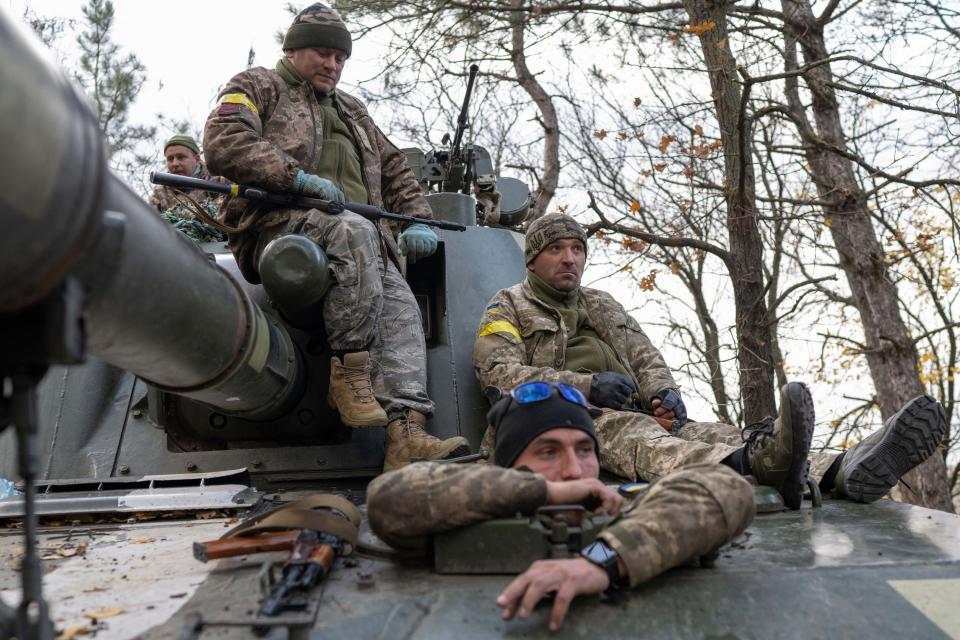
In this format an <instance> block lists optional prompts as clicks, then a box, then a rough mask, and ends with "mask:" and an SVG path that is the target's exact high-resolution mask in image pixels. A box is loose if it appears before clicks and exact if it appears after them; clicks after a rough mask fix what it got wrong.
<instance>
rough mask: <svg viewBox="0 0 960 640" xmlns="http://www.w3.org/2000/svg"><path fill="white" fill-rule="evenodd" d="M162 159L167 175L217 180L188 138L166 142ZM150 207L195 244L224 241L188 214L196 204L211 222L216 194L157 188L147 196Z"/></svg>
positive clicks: (196, 146)
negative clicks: (195, 242) (202, 209)
mask: <svg viewBox="0 0 960 640" xmlns="http://www.w3.org/2000/svg"><path fill="white" fill-rule="evenodd" d="M163 157H164V162H165V163H166V165H167V172H168V173H172V174H175V175H178V176H187V177H190V178H199V179H201V180H217V179H218V178H214V177H212V176H211V175H210V172H209V171H207V167H206V166H205V165H204V164H203V160H202V159H201V158H200V145H198V144H197V141H196V140H194V139H193V138H192V137H190V136H187V135H175V136H173V137H172V138H170V139H169V140H167V142H166V144H164V145H163ZM186 198H189V200H187V199H186ZM190 201H192V203H190ZM188 203H189V204H188ZM150 204H152V205H153V206H155V207H156V208H157V210H159V211H160V214H161V216H163V218H164V219H165V220H166V221H167V222H169V223H170V224H172V225H173V226H174V227H176V228H177V230H179V231H182V232H183V233H185V234H186V235H188V236H189V237H191V238H193V239H194V240H196V241H198V242H222V241H223V240H226V239H227V236H226V234H225V233H223V232H222V231H220V230H219V229H217V228H215V227H212V226H211V225H209V224H207V223H206V222H204V221H203V220H202V219H200V218H198V217H197V215H196V214H195V213H194V212H193V211H192V207H193V204H196V205H197V206H200V207H203V208H204V210H205V211H206V213H207V215H208V216H210V217H211V218H215V217H216V215H217V210H218V208H219V206H220V196H218V195H217V194H214V193H210V192H209V191H203V190H201V189H188V190H179V189H174V188H173V187H166V186H158V187H156V188H155V189H154V190H153V193H151V194H150Z"/></svg>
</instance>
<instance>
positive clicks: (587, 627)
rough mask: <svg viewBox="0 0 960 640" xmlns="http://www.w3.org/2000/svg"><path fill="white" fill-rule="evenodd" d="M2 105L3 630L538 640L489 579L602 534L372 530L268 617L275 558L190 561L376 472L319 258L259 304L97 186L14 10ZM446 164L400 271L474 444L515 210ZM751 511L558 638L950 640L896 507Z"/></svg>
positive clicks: (507, 190) (927, 548)
mask: <svg viewBox="0 0 960 640" xmlns="http://www.w3.org/2000/svg"><path fill="white" fill-rule="evenodd" d="M0 86H2V87H3V90H2V92H0V115H2V120H0V132H2V134H0V140H2V142H3V148H4V151H5V153H6V157H7V158H11V159H15V162H8V163H6V164H5V165H4V169H3V171H2V172H0V228H2V233H0V327H2V331H0V379H2V380H3V386H2V396H0V399H2V403H0V418H2V421H0V428H4V429H5V431H4V433H3V434H2V438H3V440H2V443H3V444H2V448H0V477H5V478H19V479H20V480H21V481H22V483H23V488H24V495H23V496H20V497H12V498H7V499H4V500H0V518H3V522H5V523H6V528H5V529H3V530H2V533H0V588H2V590H3V591H2V593H0V595H2V600H3V602H4V603H5V604H0V636H6V637H13V636H17V637H21V638H24V637H38V638H46V637H51V636H52V634H53V627H56V629H57V630H58V631H59V632H60V633H61V634H62V637H64V638H72V637H76V636H77V635H78V634H84V633H96V637H97V638H98V639H101V640H102V639H103V638H128V637H145V638H184V639H187V638H197V637H202V638H208V637H209V638H214V637H249V636H250V635H251V633H256V634H258V635H262V636H266V637H277V638H285V637H298V638H299V637H304V638H306V637H309V638H351V639H352V638H406V637H430V638H449V637H462V638H467V637H498V636H521V637H531V636H539V635H541V634H543V633H544V632H545V625H544V615H543V614H542V613H535V615H534V616H532V618H531V619H530V620H528V621H525V622H510V623H507V622H504V621H502V620H501V619H500V617H499V615H498V611H497V609H496V607H495V605H494V598H495V596H496V594H497V593H498V592H499V591H500V590H501V589H502V588H503V587H504V585H505V584H506V583H507V581H508V579H509V578H508V577H507V576H505V575H503V572H507V571H512V570H516V568H517V567H522V566H523V565H524V563H526V562H529V560H530V559H531V557H538V556H539V555H543V554H545V553H548V552H549V553H553V554H554V555H563V554H564V553H568V552H573V551H575V550H576V549H577V548H578V545H580V544H584V543H585V542H586V541H587V540H588V538H589V537H590V536H591V535H593V534H594V533H595V532H596V526H595V524H591V523H590V522H589V521H584V522H583V523H581V524H580V525H579V526H568V524H562V525H561V524H557V523H556V522H551V521H549V520H548V519H544V518H543V517H536V518H533V519H525V518H518V519H514V520H506V521H501V522H497V523H494V525H493V526H491V527H490V528H488V529H487V530H480V529H476V530H468V531H466V532H462V533H457V534H454V535H451V536H447V537H445V538H438V539H437V540H436V541H435V543H434V545H433V548H434V551H433V557H432V558H428V559H426V560H424V559H413V558H409V557H402V556H399V555H397V554H395V553H394V552H391V551H390V550H389V549H388V548H386V547H385V546H384V545H383V544H382V543H380V542H379V541H377V540H376V539H375V537H373V536H372V535H371V534H369V532H366V531H364V530H363V528H362V527H361V534H360V540H359V542H358V543H357V545H356V551H355V553H354V554H353V555H352V556H350V557H345V558H340V559H338V560H336V562H335V563H334V564H333V568H332V572H331V574H330V575H329V576H328V577H327V578H326V579H325V580H323V581H322V582H320V583H319V585H318V586H316V587H315V588H313V589H312V590H311V591H309V593H307V594H306V596H305V597H302V598H301V599H300V601H298V602H297V603H295V606H291V607H288V608H286V609H284V610H282V611H280V612H279V613H278V614H277V615H273V616H270V617H269V618H265V617H264V616H262V615H259V613H258V612H259V610H260V608H261V606H262V603H263V602H264V599H265V598H266V596H267V595H269V594H270V593H272V592H273V589H274V585H275V581H276V575H277V567H276V563H278V562H279V563H282V562H283V561H284V559H285V558H286V556H287V553H286V552H283V551H275V552H267V553H263V554H258V555H243V556H239V557H231V558H225V559H221V560H211V561H209V562H206V563H203V562H200V561H198V560H197V559H196V558H195V557H194V553H193V546H194V543H196V542H198V541H207V540H212V539H216V538H218V537H220V536H221V534H223V533H224V531H225V530H226V529H227V528H229V527H230V526H232V525H233V524H235V523H236V522H237V521H240V520H244V519H245V518H249V517H253V518H254V519H255V518H258V517H260V516H261V515H262V514H263V512H264V511H265V510H266V509H268V508H269V507H270V506H273V505H276V504H279V503H283V502H287V501H290V500H294V499H297V498H302V497H304V496H311V495H314V494H317V493H320V492H323V493H335V494H339V495H341V496H346V497H347V498H349V499H350V500H351V501H352V502H354V503H356V504H360V505H362V503H363V496H364V487H365V485H366V482H367V481H368V480H369V478H371V477H372V476H374V475H375V474H377V473H378V472H379V471H380V467H381V464H382V456H383V445H382V439H383V434H382V430H378V429H365V430H349V429H345V428H343V427H342V426H341V425H340V424H339V423H338V422H337V419H336V415H335V414H334V413H332V412H331V411H330V409H329V408H328V407H327V405H326V402H325V390H326V378H327V374H328V372H327V369H326V367H327V362H328V360H329V358H328V357H325V356H326V355H327V350H326V346H325V345H324V343H323V339H322V337H321V336H318V335H317V334H316V332H315V331H311V330H310V329H309V328H304V326H303V323H302V322H300V321H298V318H302V317H303V315H304V314H307V315H309V313H310V307H309V305H310V304H312V303H315V302H316V298H317V296H320V295H322V287H320V289H321V291H320V292H319V293H318V292H317V291H316V290H313V289H310V287H311V286H312V285H311V282H315V281H316V279H317V278H319V279H321V280H322V275H323V269H322V259H323V258H322V255H317V254H316V253H311V252H310V251H309V250H306V249H304V245H303V244H302V243H298V241H297V240H296V238H293V239H291V240H289V245H288V246H287V247H286V248H287V250H288V251H289V252H290V254H289V255H291V256H293V257H292V258H291V257H288V258H284V259H283V260H279V261H278V262H277V264H280V265H285V266H286V267H291V266H293V267H296V268H289V269H286V270H284V269H277V272H276V273H274V274H273V275H274V276H275V278H273V279H272V280H270V279H267V278H265V280H270V281H271V282H273V284H272V285H270V284H269V283H268V285H267V286H266V287H261V286H252V285H250V284H248V283H246V282H245V281H244V280H243V278H242V277H240V275H239V273H238V270H237V267H236V264H235V262H234V261H233V258H232V256H231V255H230V254H229V253H228V252H227V251H226V250H225V249H224V248H223V247H222V246H218V245H213V246H205V247H203V248H201V247H198V246H197V245H196V244H194V243H193V242H192V241H190V240H188V239H187V238H186V237H185V236H183V235H181V234H179V233H177V232H176V231H174V230H173V229H172V228H171V227H170V226H169V225H167V224H166V223H165V222H163V221H162V220H161V219H160V218H159V217H158V216H157V215H156V213H155V212H154V211H152V210H151V209H150V208H149V207H148V205H146V204H145V203H144V202H143V201H142V200H141V199H140V198H139V197H137V196H136V195H135V194H134V193H133V192H132V191H131V190H130V189H129V188H128V187H126V186H125V185H124V184H123V183H122V182H121V181H120V180H119V179H117V178H116V177H115V176H114V175H112V174H111V173H110V172H109V170H108V169H107V163H106V153H105V149H104V145H103V141H102V139H101V136H100V134H99V132H98V129H97V124H96V121H95V119H94V118H93V116H92V115H91V113H90V111H89V110H88V108H87V107H86V106H85V104H84V101H83V100H82V99H81V98H79V96H78V95H77V93H76V92H75V90H74V89H73V88H72V87H71V85H70V83H69V82H67V81H66V80H65V78H64V77H63V75H62V74H61V73H59V72H58V71H57V70H55V69H54V68H52V67H51V66H50V65H48V64H47V63H46V62H44V61H43V56H42V55H41V54H40V53H38V51H37V50H36V49H35V44H34V43H33V41H32V40H31V38H30V37H29V36H25V35H24V34H23V33H22V32H21V31H20V30H19V29H18V28H17V27H16V26H15V25H14V22H13V21H12V20H10V19H9V18H8V17H7V16H5V15H3V14H0ZM461 143H462V136H456V137H455V139H454V140H453V142H452V144H451V145H449V147H448V148H447V149H445V150H442V151H439V152H432V153H430V154H427V155H423V154H419V153H417V152H412V153H411V155H410V159H411V165H412V166H413V167H414V169H415V170H416V171H417V172H418V173H419V175H420V176H421V178H422V179H423V182H424V186H425V188H427V189H428V190H430V191H432V192H433V193H432V195H431V196H430V201H431V204H432V206H433V207H434V212H435V214H436V216H437V217H438V218H440V219H447V220H453V221H457V222H460V223H462V224H463V225H465V226H466V230H465V231H463V232H452V231H443V232H441V233H440V234H439V235H440V247H439V249H438V251H437V253H436V254H435V255H434V256H432V257H431V258H429V259H427V260H424V261H421V262H418V263H417V264H415V265H411V266H410V267H409V268H408V270H407V273H406V276H407V278H408V280H409V282H410V284H411V287H412V289H413V291H414V292H415V294H416V296H417V299H418V301H419V303H420V307H421V311H422V316H423V323H424V329H425V332H426V335H427V341H428V359H429V380H430V383H429V384H430V386H429V391H430V395H431V397H432V398H433V399H435V401H436V403H437V410H436V414H435V415H434V416H433V419H432V420H431V421H430V423H429V425H428V427H429V430H430V431H432V432H433V433H434V434H435V435H438V436H440V437H448V436H452V435H456V434H461V435H464V436H466V437H467V438H468V439H469V440H470V442H471V444H472V445H473V447H474V448H475V449H476V448H477V447H478V446H479V441H480V436H481V430H482V428H483V426H484V419H483V415H484V412H485V409H486V404H485V401H484V400H483V398H482V397H481V396H480V393H479V391H478V389H477V385H476V382H475V378H474V373H473V368H472V365H471V349H472V342H473V338H474V331H475V327H476V322H477V319H478V318H479V316H480V314H481V312H482V310H483V307H484V305H485V303H486V301H487V300H488V299H489V298H490V297H491V295H492V294H493V293H494V292H495V291H496V290H497V289H499V288H501V287H503V286H508V285H510V284H513V283H515V282H517V281H519V280H520V278H521V277H522V275H523V260H522V252H521V248H520V243H519V242H518V236H517V235H516V234H514V233H512V232H510V231H509V230H507V229H505V228H504V227H512V226H516V225H517V224H519V223H521V222H522V221H523V217H524V215H525V208H526V207H527V206H528V205H529V193H528V192H527V191H526V190H525V187H524V186H523V185H522V184H520V183H519V181H510V180H506V179H498V178H496V177H494V176H493V175H492V174H493V171H492V166H491V165H490V162H489V156H487V155H485V153H484V152H483V150H482V149H480V148H477V147H472V146H470V145H462V144H461ZM478 221H479V222H480V223H482V224H479V225H478ZM318 265H321V266H318ZM304 274H312V275H311V276H310V278H307V280H306V281H304V280H302V278H303V277H304ZM298 278H300V280H298ZM291 291H293V292H294V293H293V295H291V293H290V292H291ZM305 291H312V292H313V293H311V294H310V295H306V294H304V295H300V293H303V292H305ZM11 425H12V426H13V427H15V428H6V427H8V426H11ZM767 498H769V496H767V495H766V494H759V499H758V506H759V507H760V508H761V510H764V511H769V513H765V514H762V515H760V516H758V518H757V520H756V521H755V523H754V525H753V526H752V527H751V528H750V529H749V530H748V531H747V533H746V535H745V536H744V537H743V538H742V539H740V540H738V541H736V542H735V543H734V544H733V545H732V546H730V547H728V548H725V549H724V550H722V552H721V553H720V555H719V557H717V558H715V559H713V560H712V562H710V563H709V564H710V565H711V568H695V567H688V568H682V569H677V570H674V571H672V572H670V573H668V574H667V575H665V576H662V577H660V578H658V579H656V580H653V581H651V582H650V583H649V584H647V585H645V586H643V587H641V588H640V589H638V590H635V591H634V592H632V593H630V594H627V595H626V596H625V597H624V598H622V599H618V600H616V601H602V600H601V599H600V598H584V599H582V601H579V602H577V603H575V605H574V608H573V611H572V613H571V615H570V616H569V618H568V621H567V623H566V626H565V627H564V628H563V629H562V630H561V632H560V633H558V634H556V635H558V636H560V637H587V636H589V637H595V636H599V637H649V638H680V637H690V638H708V637H710V638H771V637H773V638H777V637H798V638H807V637H828V636H830V637H911V638H914V637H924V638H941V637H950V636H953V637H960V618H958V616H957V612H956V603H957V602H960V519H958V518H957V517H955V516H951V515H947V514H943V513H940V512H934V511H929V510H926V509H920V508H916V507H912V506H908V505H904V504H898V503H893V502H888V501H885V502H882V503H880V504H875V505H857V504H853V503H849V502H840V501H829V500H828V501H826V502H824V503H823V504H822V505H819V504H817V505H816V506H814V505H812V504H805V506H804V508H803V509H801V510H800V511H796V512H783V511H782V510H781V509H780V508H779V504H778V503H777V502H776V501H775V500H774V501H773V503H772V504H770V505H767V504H766V503H765V502H764V500H766V499H767ZM37 526H39V529H37V530H35V528H36V527H37ZM24 532H26V535H24ZM524 554H526V555H524ZM41 573H42V582H43V592H42V595H41V591H40V582H41ZM18 608H19V609H18ZM14 609H18V611H14ZM51 621H52V624H50V622H51Z"/></svg>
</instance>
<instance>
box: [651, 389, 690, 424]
mask: <svg viewBox="0 0 960 640" xmlns="http://www.w3.org/2000/svg"><path fill="white" fill-rule="evenodd" d="M656 397H657V398H660V407H661V408H663V409H666V410H667V411H673V415H675V416H676V417H675V418H674V419H673V422H674V427H673V432H674V433H675V432H676V431H677V430H678V429H680V427H682V426H683V425H685V424H687V407H686V406H685V405H684V404H683V398H681V397H680V392H679V391H677V390H676V389H661V390H660V391H658V392H657V395H656Z"/></svg>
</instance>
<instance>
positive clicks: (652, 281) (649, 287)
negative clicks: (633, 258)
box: [640, 269, 658, 291]
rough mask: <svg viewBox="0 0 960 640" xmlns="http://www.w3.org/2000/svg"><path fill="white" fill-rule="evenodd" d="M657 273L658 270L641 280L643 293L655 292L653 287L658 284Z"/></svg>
mask: <svg viewBox="0 0 960 640" xmlns="http://www.w3.org/2000/svg"><path fill="white" fill-rule="evenodd" d="M657 273H658V272H657V270H656V269H654V270H653V271H651V272H650V273H648V274H647V275H645V276H643V277H642V278H640V290H641V291H653V287H654V286H655V285H656V284H657Z"/></svg>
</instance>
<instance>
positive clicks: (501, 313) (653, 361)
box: [473, 279, 743, 480]
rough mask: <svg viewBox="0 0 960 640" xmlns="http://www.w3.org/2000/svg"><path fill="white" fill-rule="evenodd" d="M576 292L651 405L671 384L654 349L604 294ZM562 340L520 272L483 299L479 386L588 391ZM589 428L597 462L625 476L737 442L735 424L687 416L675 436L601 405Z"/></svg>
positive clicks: (665, 469)
mask: <svg viewBox="0 0 960 640" xmlns="http://www.w3.org/2000/svg"><path fill="white" fill-rule="evenodd" d="M580 296H581V300H582V301H583V303H584V306H585V307H586V309H587V312H588V314H589V316H590V322H591V326H592V327H593V328H594V329H595V330H596V331H597V333H598V334H599V336H600V338H601V339H602V340H603V341H604V342H606V343H607V344H608V345H609V346H610V347H611V348H612V349H613V351H614V352H615V353H616V354H618V355H619V357H620V360H621V364H622V365H623V366H624V367H625V368H626V369H627V370H628V371H631V372H632V374H633V376H632V377H633V379H634V382H635V383H636V388H637V391H638V393H637V395H638V400H637V402H638V404H639V406H640V407H641V408H643V409H645V410H648V411H649V410H652V409H653V407H652V405H651V404H650V399H651V398H653V397H655V396H656V394H657V392H658V391H660V390H661V389H666V388H674V389H675V388H676V386H677V385H676V383H675V382H674V380H673V376H672V375H671V374H670V370H669V369H668V368H667V365H666V363H665V362H664V360H663V357H662V356H661V355H660V352H659V351H658V350H657V349H656V348H655V347H654V346H653V344H652V343H651V342H650V339H649V338H648V337H647V335H646V334H645V333H644V332H643V329H641V328H640V325H639V324H637V322H636V320H634V319H633V318H632V317H631V316H630V314H629V313H627V311H626V309H624V308H623V306H622V305H621V304H620V303H618V302H617V301H616V300H614V299H613V297H612V296H611V295H610V294H608V293H605V292H603V291H599V290H597V289H590V288H588V287H580ZM566 344H567V329H566V327H565V325H564V323H563V319H562V318H561V316H560V313H559V312H558V311H557V310H556V309H554V308H553V307H551V306H550V305H548V304H546V303H545V302H543V301H541V300H540V299H539V298H537V296H536V295H535V294H534V292H533V289H532V288H531V286H530V283H529V282H528V281H527V280H526V279H525V280H524V281H523V282H521V283H520V284H517V285H514V286H512V287H509V288H507V289H502V290H500V291H499V292H498V293H497V294H496V295H495V296H494V297H493V299H492V300H491V301H490V303H489V304H488V305H487V309H486V311H485V312H484V314H483V319H482V320H481V322H480V330H479V332H478V334H477V341H476V344H475V345H474V350H473V362H474V366H475V367H476V371H477V377H478V378H479V379H480V383H481V384H482V385H483V386H488V385H493V386H497V387H501V388H504V389H511V388H513V387H515V386H517V385H519V384H522V383H524V382H531V381H533V380H546V381H552V382H565V383H567V384H571V385H573V386H575V387H577V388H578V389H580V390H581V391H582V392H583V393H584V395H586V396H588V397H589V395H590V381H591V378H592V376H593V373H594V372H577V371H567V370H564V368H563V365H564V350H565V348H566ZM595 427H596V430H597V437H598V439H599V441H600V463H601V465H602V466H603V468H604V469H606V470H607V471H610V472H611V473H615V474H617V475H619V476H622V477H625V478H636V479H642V480H656V479H657V478H660V477H662V476H664V475H666V474H667V473H669V472H671V471H673V470H675V469H678V468H680V467H685V466H688V465H691V464H697V463H716V462H720V461H721V460H723V459H724V458H726V457H727V456H728V455H730V454H731V453H733V452H734V451H735V450H737V449H738V448H740V447H741V446H743V443H742V440H741V437H740V430H739V429H737V428H736V427H733V426H730V425H727V424H720V423H713V422H699V423H698V422H688V423H687V424H686V426H684V427H683V429H681V430H680V434H679V437H674V436H672V435H670V434H669V433H667V432H666V431H665V430H664V429H663V427H661V426H660V424H659V423H658V422H657V421H656V420H655V419H654V418H652V417H651V416H648V415H645V414H642V413H634V412H630V411H613V410H604V412H603V415H602V416H600V417H598V418H597V419H596V420H595ZM489 436H490V434H488V436H486V437H485V442H486V443H488V444H489V440H490V437H489Z"/></svg>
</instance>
